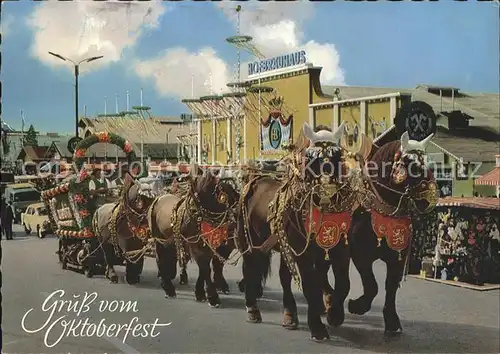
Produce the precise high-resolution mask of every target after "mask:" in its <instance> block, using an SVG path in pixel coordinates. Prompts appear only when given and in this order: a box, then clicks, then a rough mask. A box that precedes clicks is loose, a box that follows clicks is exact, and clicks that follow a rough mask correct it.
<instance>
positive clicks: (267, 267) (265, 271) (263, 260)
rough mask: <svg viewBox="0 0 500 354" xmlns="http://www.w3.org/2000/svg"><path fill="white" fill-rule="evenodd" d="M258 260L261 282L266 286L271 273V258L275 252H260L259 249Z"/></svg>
mask: <svg viewBox="0 0 500 354" xmlns="http://www.w3.org/2000/svg"><path fill="white" fill-rule="evenodd" d="M257 254H258V258H259V259H258V261H257V266H258V268H259V274H260V280H261V284H262V285H263V286H264V285H265V284H266V281H267V279H268V278H269V276H270V275H271V259H272V257H273V253H272V252H271V251H269V252H260V251H257Z"/></svg>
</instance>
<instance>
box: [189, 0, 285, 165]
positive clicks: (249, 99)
mask: <svg viewBox="0 0 500 354" xmlns="http://www.w3.org/2000/svg"><path fill="white" fill-rule="evenodd" d="M235 13H236V16H237V31H236V35H235V36H232V37H229V38H227V39H226V41H227V42H228V43H229V44H231V45H233V46H234V47H236V54H237V56H236V63H235V66H234V72H233V81H232V82H229V83H228V84H227V87H228V88H229V90H230V92H227V93H223V94H221V95H214V94H213V90H212V86H211V82H210V95H208V96H202V97H199V98H194V95H193V97H192V98H188V99H183V100H182V102H183V103H184V104H185V105H186V106H187V107H188V108H189V109H190V110H191V112H192V113H193V122H195V124H196V126H197V133H196V135H195V136H196V138H197V139H196V140H197V146H198V154H197V161H198V162H201V163H202V164H210V163H215V145H217V146H218V147H219V148H221V149H223V150H225V155H226V156H227V161H217V163H219V164H221V163H222V164H227V165H237V166H238V165H242V164H246V163H247V161H248V156H247V149H245V148H244V146H245V143H246V142H247V136H246V133H247V121H248V120H250V121H253V122H255V123H257V124H259V125H260V124H261V122H262V121H263V119H262V116H263V112H272V111H273V110H275V109H276V102H279V108H280V110H281V112H282V113H285V114H288V115H291V114H293V112H291V109H289V108H287V107H284V105H283V103H282V102H283V100H282V99H280V96H279V95H278V93H277V91H276V89H274V88H272V87H267V86H261V85H260V78H259V79H258V81H257V82H256V84H255V83H254V84H253V85H251V84H250V82H249V81H248V80H246V81H243V80H242V77H241V76H242V75H241V54H242V53H241V52H242V51H244V52H246V53H248V54H250V55H251V56H252V57H254V58H257V60H258V61H259V62H260V61H262V60H264V59H265V58H266V57H265V55H264V54H263V53H262V52H261V51H260V50H259V49H258V48H257V47H256V46H255V45H254V44H253V43H252V40H253V38H252V37H250V36H246V35H242V34H241V31H240V16H241V13H242V7H241V5H238V6H236V7H235ZM210 81H211V79H210ZM207 120H208V121H211V123H212V132H211V133H212V134H211V136H212V139H213V141H214V144H212V145H214V146H210V145H209V144H208V143H207V142H206V141H203V139H202V132H201V122H202V121H207ZM224 121H225V127H226V129H227V133H226V134H224V135H225V139H224V138H222V139H219V141H217V142H216V140H217V137H216V130H217V129H216V127H217V124H218V123H219V122H224ZM192 136H193V135H192ZM250 138H251V139H257V137H254V136H251V137H250ZM233 140H234V141H233ZM259 140H260V139H259ZM210 150H211V151H210ZM259 150H262V149H259ZM210 152H211V155H212V156H211V157H210V156H209V155H210ZM241 152H243V157H242V156H241ZM260 158H261V155H260V152H259V159H260Z"/></svg>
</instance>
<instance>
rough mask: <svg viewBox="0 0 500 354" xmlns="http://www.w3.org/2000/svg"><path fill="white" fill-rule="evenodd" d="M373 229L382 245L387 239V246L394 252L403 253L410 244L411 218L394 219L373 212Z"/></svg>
mask: <svg viewBox="0 0 500 354" xmlns="http://www.w3.org/2000/svg"><path fill="white" fill-rule="evenodd" d="M371 214H372V228H373V232H375V235H377V240H378V242H379V245H380V241H381V240H382V239H383V238H384V237H385V239H386V242H387V245H388V246H389V248H391V249H392V250H394V251H402V250H404V249H406V248H407V247H408V246H409V244H410V235H411V218H410V217H409V216H403V217H393V216H386V215H383V214H380V213H377V212H376V211H375V210H372V212H371Z"/></svg>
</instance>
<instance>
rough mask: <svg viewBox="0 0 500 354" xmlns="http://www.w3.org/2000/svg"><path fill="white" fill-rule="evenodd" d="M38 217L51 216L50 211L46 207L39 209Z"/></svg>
mask: <svg viewBox="0 0 500 354" xmlns="http://www.w3.org/2000/svg"><path fill="white" fill-rule="evenodd" d="M37 211H38V215H40V216H46V215H49V213H48V211H47V209H46V208H44V207H41V208H38V210H37Z"/></svg>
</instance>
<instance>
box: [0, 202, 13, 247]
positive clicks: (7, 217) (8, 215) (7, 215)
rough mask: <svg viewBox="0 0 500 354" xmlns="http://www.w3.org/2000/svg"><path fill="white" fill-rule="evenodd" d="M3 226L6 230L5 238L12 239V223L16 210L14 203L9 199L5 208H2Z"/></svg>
mask: <svg viewBox="0 0 500 354" xmlns="http://www.w3.org/2000/svg"><path fill="white" fill-rule="evenodd" d="M2 209H3V210H2V211H3V215H2V227H3V229H4V230H5V238H6V239H7V240H12V236H13V235H12V223H13V222H14V210H13V209H12V203H11V202H10V201H9V203H8V204H7V206H6V207H5V208H2Z"/></svg>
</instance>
